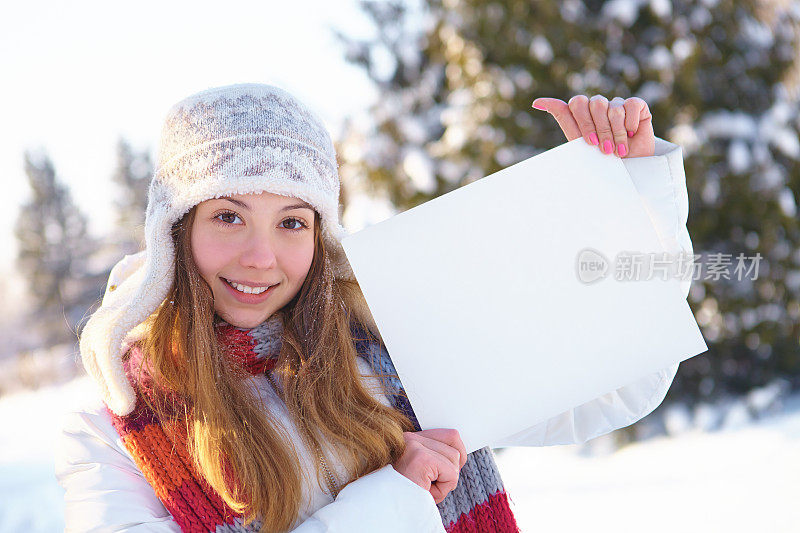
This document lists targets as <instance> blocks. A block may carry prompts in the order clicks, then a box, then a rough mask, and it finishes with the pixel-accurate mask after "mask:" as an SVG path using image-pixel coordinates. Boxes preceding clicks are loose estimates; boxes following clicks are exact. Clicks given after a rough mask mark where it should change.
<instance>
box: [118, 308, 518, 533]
mask: <svg viewBox="0 0 800 533" xmlns="http://www.w3.org/2000/svg"><path fill="white" fill-rule="evenodd" d="M282 331H283V322H282V319H281V318H280V317H279V315H277V314H276V315H273V316H272V317H270V318H269V319H267V320H266V321H265V322H264V323H262V324H260V325H259V326H256V327H255V328H252V329H250V330H246V329H241V328H234V327H233V326H224V327H221V328H219V329H218V332H219V333H218V335H219V341H220V343H221V344H222V345H224V346H226V347H228V351H227V353H228V354H229V355H230V356H232V357H234V358H235V359H236V360H237V362H238V363H239V364H243V365H244V366H245V367H246V368H247V369H248V370H249V371H250V372H251V373H253V374H258V373H261V372H270V371H271V370H272V368H273V367H274V364H275V358H276V357H277V355H278V353H279V352H280V346H281V336H282ZM352 332H353V338H354V341H355V344H356V351H357V353H358V355H359V356H360V357H362V358H364V359H365V360H366V361H368V362H369V363H370V366H371V367H372V369H373V371H374V372H375V373H376V374H378V375H379V376H380V377H381V381H382V383H383V386H384V390H385V391H386V393H387V396H388V397H389V398H390V400H391V403H392V405H393V406H394V407H395V408H396V409H399V410H401V411H403V412H405V413H406V414H407V415H409V417H410V418H411V420H412V421H413V423H414V426H415V429H416V430H417V431H419V429H420V428H419V423H418V422H417V419H416V417H415V416H414V412H413V410H412V409H411V406H410V405H409V403H408V400H407V399H406V397H405V393H404V391H403V388H402V384H401V383H400V380H399V379H398V377H397V373H396V372H395V370H394V365H393V364H392V361H391V359H390V358H389V354H388V353H387V351H386V348H385V346H384V345H383V344H382V343H381V342H380V341H379V340H377V339H376V338H375V337H373V336H371V335H369V333H367V332H366V331H365V330H363V329H361V328H358V327H354V328H353V330H352ZM140 357H141V353H140V352H139V350H138V347H137V346H135V345H134V346H132V347H131V357H130V358H129V359H128V360H127V361H126V372H127V373H128V375H129V378H130V379H131V383H132V384H135V389H136V394H137V396H138V395H141V394H150V390H149V387H148V384H147V382H146V380H142V381H141V382H140V383H137V382H136V381H135V379H134V375H135V374H134V371H135V367H136V366H137V365H136V361H138V360H139V358H140ZM109 412H110V414H111V419H112V423H113V425H114V427H115V428H116V430H117V431H118V432H119V434H120V436H121V438H122V442H123V444H124V445H125V447H126V448H127V449H128V451H129V452H130V453H131V456H133V459H134V461H135V462H136V465H137V466H138V467H139V469H140V470H141V471H142V474H143V475H144V477H145V479H147V481H148V482H149V483H150V485H152V486H153V489H154V491H155V493H156V496H158V498H159V500H161V502H162V503H163V504H164V507H166V509H167V510H168V511H169V512H170V513H171V514H172V517H173V519H174V520H175V522H176V523H177V524H178V525H179V527H180V528H181V530H182V531H185V532H187V531H188V532H193V533H195V532H196V533H200V532H210V531H214V532H222V531H227V532H235V531H258V529H259V526H260V523H259V522H258V521H256V522H254V523H252V524H250V525H248V526H244V524H243V519H242V515H239V514H237V513H235V512H234V511H233V510H232V509H231V508H230V507H228V506H227V505H226V504H225V503H224V502H223V501H222V499H221V498H220V497H219V495H218V494H217V493H216V492H215V491H214V490H213V489H212V488H211V487H210V486H209V485H208V484H207V483H206V482H205V480H204V479H203V478H202V476H200V475H199V474H198V473H197V471H196V470H195V469H194V467H193V465H192V461H191V458H190V457H189V455H188V452H187V448H186V433H185V430H183V429H182V430H181V431H179V432H178V438H177V441H172V440H170V439H169V438H168V437H167V433H166V432H165V430H164V428H163V427H162V425H161V424H162V423H161V421H160V420H159V419H158V417H157V416H156V415H155V413H154V412H153V411H152V410H150V409H149V408H148V407H147V404H146V403H145V402H144V401H141V399H140V401H138V402H137V404H136V408H135V410H134V411H133V412H132V413H130V414H128V415H126V416H119V415H116V414H114V413H113V412H111V411H109ZM176 428H177V426H176ZM438 509H439V513H440V515H441V517H442V523H443V525H444V527H445V529H446V530H447V531H448V533H492V532H498V533H507V532H517V531H519V529H518V527H517V524H516V521H515V519H514V515H513V513H512V512H511V509H510V506H509V499H508V496H507V494H506V492H505V489H504V488H503V482H502V480H501V478H500V473H499V471H498V469H497V465H496V463H495V461H494V456H493V454H492V450H491V449H490V448H488V447H486V448H482V449H480V450H477V451H475V452H472V453H470V454H469V455H468V456H467V462H466V464H465V465H464V466H463V467H462V469H461V471H460V473H459V480H458V484H457V485H456V488H455V489H453V490H452V491H451V492H450V493H449V494H448V495H447V496H446V497H445V499H444V500H443V501H442V502H441V503H439V504H438Z"/></svg>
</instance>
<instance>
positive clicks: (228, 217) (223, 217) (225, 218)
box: [214, 212, 242, 224]
mask: <svg viewBox="0 0 800 533" xmlns="http://www.w3.org/2000/svg"><path fill="white" fill-rule="evenodd" d="M214 218H215V219H217V220H219V221H220V222H223V223H225V224H237V222H236V221H237V220H238V221H239V222H241V221H242V219H240V218H239V215H237V214H236V213H230V212H225V213H220V214H218V215H217V216H215V217H214Z"/></svg>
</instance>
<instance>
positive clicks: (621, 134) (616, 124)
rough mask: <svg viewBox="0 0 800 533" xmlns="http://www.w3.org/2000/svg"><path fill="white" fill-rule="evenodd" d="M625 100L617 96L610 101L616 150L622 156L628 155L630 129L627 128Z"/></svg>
mask: <svg viewBox="0 0 800 533" xmlns="http://www.w3.org/2000/svg"><path fill="white" fill-rule="evenodd" d="M624 103H625V100H623V99H622V98H620V97H619V96H617V97H616V98H614V99H613V100H611V102H609V103H608V121H609V123H610V124H611V135H612V137H613V138H614V150H615V151H616V152H617V155H618V156H620V157H625V156H626V155H628V131H627V130H626V129H625V114H626V113H625V107H624V105H623V104H624Z"/></svg>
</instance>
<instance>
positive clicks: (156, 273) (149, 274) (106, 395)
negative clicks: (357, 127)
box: [80, 84, 354, 416]
mask: <svg viewBox="0 0 800 533" xmlns="http://www.w3.org/2000/svg"><path fill="white" fill-rule="evenodd" d="M263 191H267V192H271V193H275V194H281V195H284V196H292V197H296V198H300V199H302V200H305V201H306V202H308V203H309V204H311V206H313V207H314V209H315V210H316V211H317V212H318V213H319V214H320V218H321V219H322V228H321V229H322V235H323V238H324V240H325V243H326V249H327V250H328V251H329V253H330V254H331V260H332V266H333V269H334V276H335V277H336V278H339V279H354V275H353V271H352V269H351V268H350V264H349V263H348V261H347V258H346V256H345V254H344V250H343V249H342V246H341V243H340V239H341V238H342V237H343V236H344V235H345V230H344V228H343V227H342V226H341V224H340V223H339V174H338V165H337V163H336V152H335V150H334V147H333V142H332V141H331V138H330V135H329V134H328V132H327V130H326V129H325V127H324V126H323V124H322V122H321V121H320V120H319V119H318V118H317V117H316V116H315V115H314V114H313V113H312V112H311V111H309V110H308V109H307V108H306V107H305V106H304V105H303V104H302V103H300V102H299V101H298V100H297V99H295V98H294V97H293V96H292V95H290V94H289V93H287V92H286V91H284V90H282V89H279V88H277V87H273V86H270V85H263V84H236V85H229V86H225V87H218V88H213V89H208V90H205V91H202V92H199V93H196V94H193V95H191V96H189V97H187V98H185V99H184V100H181V101H180V102H178V103H177V104H175V105H174V106H173V107H172V108H171V109H170V110H169V112H168V113H167V116H166V118H165V120H164V125H163V128H162V131H161V143H160V147H159V152H158V157H157V164H156V170H155V174H154V175H153V179H152V181H151V183H150V189H149V192H148V200H147V213H146V219H145V245H146V249H145V251H144V254H143V256H144V257H143V260H141V261H137V263H139V264H137V265H136V268H135V270H133V271H132V272H131V273H130V274H129V275H128V276H127V277H126V278H125V279H124V281H122V282H121V283H120V284H119V286H118V287H116V288H114V289H113V291H111V292H108V293H107V294H106V297H105V298H104V299H103V303H102V305H101V307H100V308H99V309H98V310H97V311H96V312H95V313H94V314H93V315H92V316H91V318H90V319H89V321H88V322H87V323H86V326H85V327H84V329H83V332H82V334H81V340H80V348H81V356H82V358H83V364H84V366H85V367H86V371H87V372H88V373H89V375H90V376H91V377H92V378H94V380H95V381H96V382H97V384H98V385H99V387H100V392H101V394H102V396H103V400H104V401H105V403H106V405H107V406H108V407H109V409H111V410H112V411H113V412H114V413H116V414H117V415H120V416H124V415H127V414H129V413H130V412H131V411H133V409H134V407H135V404H136V396H135V394H134V391H133V388H132V386H131V384H130V383H129V381H128V379H127V377H126V375H125V371H124V368H123V365H122V354H123V353H124V350H125V349H127V342H125V340H126V336H127V335H128V333H130V332H131V330H133V329H134V328H135V327H136V326H137V325H139V324H140V323H142V322H143V321H144V320H145V319H146V318H147V317H148V316H150V315H151V314H152V313H153V312H154V311H155V310H156V309H157V308H158V307H159V305H161V303H162V302H163V301H164V299H165V298H166V296H167V292H168V291H169V288H170V286H171V284H172V281H173V277H174V261H175V250H174V246H173V243H172V238H171V229H172V225H173V224H174V223H175V222H176V221H178V220H179V219H180V218H181V217H182V216H183V215H184V214H186V213H187V212H188V211H189V210H190V209H191V208H192V207H193V206H195V205H197V204H198V203H200V202H202V201H205V200H208V199H211V198H218V197H220V196H226V195H231V194H248V193H259V192H263Z"/></svg>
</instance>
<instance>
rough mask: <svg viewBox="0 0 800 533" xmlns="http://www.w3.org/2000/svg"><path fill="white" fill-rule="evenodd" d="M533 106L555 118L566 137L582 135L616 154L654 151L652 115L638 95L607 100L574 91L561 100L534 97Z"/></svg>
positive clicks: (627, 155) (637, 155)
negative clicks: (567, 98) (565, 99)
mask: <svg viewBox="0 0 800 533" xmlns="http://www.w3.org/2000/svg"><path fill="white" fill-rule="evenodd" d="M533 107H535V108H536V109H541V110H543V111H547V112H548V113H550V114H551V115H553V116H554V117H555V118H556V121H557V122H558V125H559V126H560V127H561V130H562V131H563V132H564V135H565V136H566V137H567V140H568V141H571V140H573V139H577V138H578V137H579V136H580V137H583V138H584V139H585V140H586V142H588V143H589V144H592V145H595V146H598V148H599V149H600V151H601V152H603V153H604V154H614V153H616V154H617V155H618V156H619V157H643V156H652V155H653V154H654V153H655V149H654V146H655V136H654V134H653V123H652V121H653V117H652V115H651V114H650V109H649V108H648V107H647V103H646V102H645V101H644V100H642V99H641V98H637V97H631V98H628V99H627V100H624V99H622V98H620V97H615V98H614V99H613V100H611V102H609V101H608V100H607V99H606V97H604V96H602V95H599V94H598V95H595V96H593V97H592V98H588V97H587V96H585V95H583V94H578V95H575V96H573V97H572V98H570V100H569V103H567V104H565V103H564V102H563V101H561V100H559V99H558V98H537V99H536V100H534V101H533Z"/></svg>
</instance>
